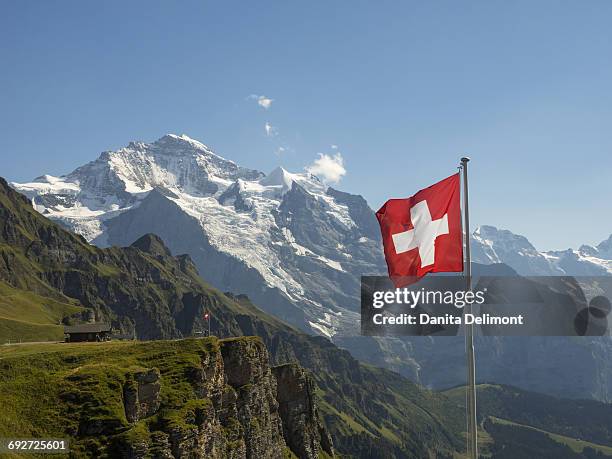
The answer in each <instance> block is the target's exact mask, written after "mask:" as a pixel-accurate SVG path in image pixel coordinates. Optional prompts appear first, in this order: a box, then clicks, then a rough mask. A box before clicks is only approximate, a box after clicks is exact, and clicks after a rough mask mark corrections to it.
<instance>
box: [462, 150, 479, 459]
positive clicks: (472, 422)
mask: <svg viewBox="0 0 612 459" xmlns="http://www.w3.org/2000/svg"><path fill="white" fill-rule="evenodd" d="M469 160H470V158H468V157H463V158H461V169H462V171H463V217H464V231H465V261H464V265H463V274H464V275H465V278H466V282H467V291H471V290H472V258H471V254H470V211H469V204H468V203H469V200H468V162H469ZM466 307H467V311H466V313H470V314H471V313H472V305H471V304H469V305H467V306H466ZM465 351H466V354H467V379H468V386H467V400H466V413H467V429H468V457H469V458H470V459H478V432H477V430H476V429H477V425H478V424H477V420H476V358H475V353H474V325H473V324H469V325H467V326H466V327H465Z"/></svg>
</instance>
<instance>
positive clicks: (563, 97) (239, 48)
mask: <svg viewBox="0 0 612 459" xmlns="http://www.w3.org/2000/svg"><path fill="white" fill-rule="evenodd" d="M611 18H612V2H609V1H595V0H593V1H589V2H576V1H571V2H570V1H560V0H557V1H537V2H533V1H512V2H506V1H490V0H487V1H470V2H464V1H462V2H456V1H433V2H408V1H394V2H386V1H379V2H361V1H333V2H329V1H321V2H285V1H273V2H231V1H224V2H202V1H198V2H167V1H163V2H156V1H146V2H112V1H105V2H95V3H94V2H82V1H74V2H68V1H55V2H40V1H37V2H33V1H23V0H21V1H17V0H15V1H4V2H2V5H1V6H0V62H2V65H1V66H0V126H1V128H0V129H1V135H0V175H2V176H5V177H6V178H8V179H9V180H14V181H25V180H30V179H31V178H33V177H35V176H37V175H40V174H43V173H51V174H55V175H59V174H62V173H66V172H69V171H71V170H72V169H74V168H75V167H76V166H78V165H81V164H83V163H85V162H86V161H88V160H91V159H93V158H95V157H97V155H98V154H99V152H101V151H103V150H108V149H116V148H118V147H120V146H123V145H125V144H126V143H127V142H129V141H130V140H145V141H153V140H155V139H157V138H159V137H161V136H162V135H163V134H165V133H168V132H174V133H186V134H188V135H189V136H190V137H193V138H196V139H198V140H201V141H203V142H204V143H206V144H208V145H210V146H211V147H213V148H214V149H215V150H216V151H217V152H218V153H219V154H221V155H222V156H225V157H227V158H230V159H233V160H235V161H236V162H238V163H239V164H242V165H245V166H248V167H253V168H257V169H260V170H263V171H269V170H271V169H273V168H274V167H275V166H277V165H279V164H280V165H283V166H284V167H285V168H287V169H289V170H293V171H296V170H302V169H303V168H304V167H305V166H307V165H308V164H311V163H312V162H313V161H314V160H315V158H317V155H318V153H324V154H329V155H335V154H337V153H338V152H340V153H341V155H342V158H343V161H344V167H345V169H346V174H345V175H344V176H343V177H342V180H341V181H340V183H339V184H338V185H337V187H338V188H340V189H343V190H346V191H349V192H352V193H359V194H362V195H363V196H365V197H366V199H367V200H368V202H369V203H370V205H371V206H372V207H373V208H374V209H376V208H378V207H379V206H380V205H381V204H382V203H383V202H384V201H385V200H386V199H387V198H391V197H403V196H409V195H411V194H413V193H414V192H415V191H417V190H418V189H420V188H422V187H424V186H427V185H429V184H431V183H433V182H434V181H436V180H438V179H441V178H443V177H445V176H447V175H450V174H451V173H453V172H454V171H455V166H456V163H457V161H458V158H459V157H460V156H462V155H463V154H468V155H469V156H471V157H472V160H473V161H472V163H471V165H472V169H471V185H472V186H471V198H472V199H471V206H472V220H473V222H474V224H492V225H496V226H499V227H503V228H507V229H510V230H512V231H514V232H516V233H521V234H524V235H526V236H527V237H528V238H529V239H530V240H531V241H532V242H533V243H534V244H535V245H536V246H537V247H538V248H540V249H563V248H567V247H570V246H572V247H577V246H578V245H580V244H582V243H597V242H599V241H601V240H602V239H604V238H607V237H608V235H610V233H612V180H611V175H612V27H610V19H611ZM251 94H256V95H265V96H267V97H269V98H271V99H273V102H272V104H271V106H270V107H269V108H268V109H265V108H263V107H261V106H259V105H258V104H257V100H255V99H252V98H251V99H249V98H248V96H249V95H251ZM266 123H269V124H270V125H271V126H272V127H273V131H272V132H273V133H274V134H275V135H266V131H265V128H264V126H265V124H266ZM331 145H337V146H338V149H337V150H336V149H333V148H332V147H331ZM280 147H282V148H284V149H285V151H284V152H282V153H280V154H278V149H279V148H280Z"/></svg>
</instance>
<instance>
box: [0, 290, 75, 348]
mask: <svg viewBox="0 0 612 459" xmlns="http://www.w3.org/2000/svg"><path fill="white" fill-rule="evenodd" d="M82 310H83V307H81V306H79V305H78V303H77V302H75V301H73V300H70V299H68V298H66V299H65V300H64V301H59V300H57V299H54V298H48V297H44V296H41V295H38V294H36V293H33V292H29V291H25V290H21V289H18V288H15V287H12V286H10V285H8V284H7V283H6V282H2V281H0V344H4V343H7V342H18V341H23V342H27V341H57V340H62V339H63V337H64V331H63V326H62V325H61V323H62V321H63V320H64V319H66V318H68V317H70V316H72V315H74V314H77V313H79V312H81V311H82Z"/></svg>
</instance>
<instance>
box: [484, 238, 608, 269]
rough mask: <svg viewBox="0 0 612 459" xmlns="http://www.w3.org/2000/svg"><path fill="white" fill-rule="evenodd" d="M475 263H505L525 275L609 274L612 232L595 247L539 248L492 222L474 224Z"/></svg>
mask: <svg viewBox="0 0 612 459" xmlns="http://www.w3.org/2000/svg"><path fill="white" fill-rule="evenodd" d="M472 237H473V239H472V249H473V259H474V261H475V262H477V263H482V264H492V263H504V264H506V265H508V266H510V267H511V268H513V269H514V270H515V271H516V272H517V273H519V274H521V275H524V276H563V275H570V276H606V275H612V236H610V238H609V239H607V240H606V241H604V242H602V243H600V244H599V245H597V246H596V247H591V246H588V245H583V246H581V247H580V248H579V249H578V250H573V249H567V250H564V251H550V252H539V251H538V250H537V249H536V248H535V247H534V246H533V245H532V244H531V243H530V242H529V241H528V240H527V238H525V237H524V236H519V235H516V234H513V233H511V232H510V231H508V230H499V229H497V228H495V227H493V226H481V227H479V228H476V230H475V231H474V233H473V235H472Z"/></svg>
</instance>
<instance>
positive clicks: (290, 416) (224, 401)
mask: <svg viewBox="0 0 612 459" xmlns="http://www.w3.org/2000/svg"><path fill="white" fill-rule="evenodd" d="M211 341H212V340H211ZM199 357H200V362H199V364H198V365H196V366H194V367H191V368H188V369H186V372H185V375H184V380H175V381H174V383H175V384H189V385H190V386H191V387H192V388H193V390H194V393H195V394H196V396H195V397H194V398H192V399H189V400H186V401H184V402H183V403H182V404H180V405H176V402H174V406H172V404H170V405H169V406H168V402H164V401H162V400H161V398H160V389H161V388H162V386H163V385H164V384H170V380H171V378H172V376H171V375H165V374H163V373H160V371H159V370H158V369H149V370H138V371H136V372H133V373H128V374H127V375H126V382H125V384H124V386H123V404H124V408H125V416H126V420H127V421H128V422H129V423H130V424H131V427H130V428H129V429H128V430H127V431H126V432H123V433H121V434H119V435H117V436H116V437H115V436H113V435H112V432H109V433H110V434H111V443H114V444H115V445H116V454H117V455H118V456H120V457H125V458H147V457H163V458H183V457H189V458H229V459H242V458H246V459H250V458H253V459H255V458H257V459H260V458H261V459H266V458H269V459H276V458H281V457H286V456H289V457H291V454H293V455H294V456H296V457H298V458H300V459H316V458H318V457H320V456H319V453H320V452H321V451H325V452H326V453H327V454H328V455H329V456H333V452H332V451H333V450H332V446H331V439H330V436H329V434H328V433H327V432H326V431H325V429H324V428H323V426H322V424H321V422H320V420H319V417H318V413H317V407H316V404H315V401H314V384H313V382H312V380H311V379H310V378H309V377H308V375H307V373H306V372H305V370H304V369H302V368H301V367H299V366H298V365H294V364H292V365H283V366H280V367H276V368H274V369H271V368H270V364H269V356H268V351H267V350H266V348H265V346H264V344H263V343H262V342H261V340H260V339H258V338H251V337H248V338H231V339H226V340H221V341H217V340H214V342H213V346H210V348H208V349H207V352H203V353H200V356H199ZM139 421H142V422H139Z"/></svg>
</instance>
